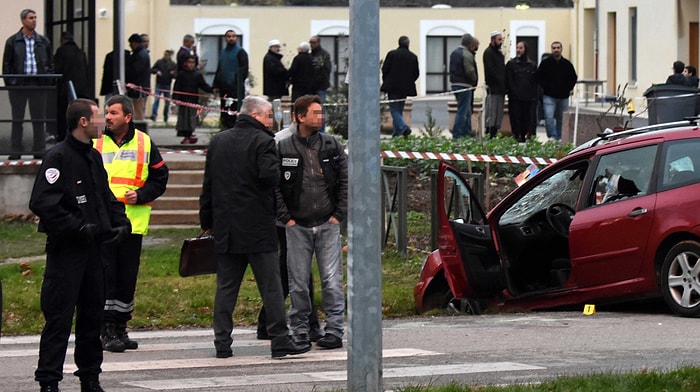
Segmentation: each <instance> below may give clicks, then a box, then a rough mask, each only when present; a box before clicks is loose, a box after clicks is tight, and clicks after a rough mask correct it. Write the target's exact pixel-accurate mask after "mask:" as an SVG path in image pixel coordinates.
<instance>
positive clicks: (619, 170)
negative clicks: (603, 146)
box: [588, 145, 658, 205]
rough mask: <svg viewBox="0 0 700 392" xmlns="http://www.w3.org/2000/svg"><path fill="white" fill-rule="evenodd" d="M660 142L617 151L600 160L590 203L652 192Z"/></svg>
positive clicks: (595, 203) (610, 201) (600, 202)
mask: <svg viewBox="0 0 700 392" xmlns="http://www.w3.org/2000/svg"><path fill="white" fill-rule="evenodd" d="M657 149H658V145H652V146H645V147H640V148H634V149H631V150H625V151H617V152H614V153H610V154H607V155H603V156H602V157H600V159H599V160H598V166H597V167H596V171H595V176H594V177H593V189H592V194H591V195H590V197H589V199H588V200H589V202H588V204H589V205H597V204H604V203H612V202H615V201H618V200H622V199H627V198H630V197H635V196H642V195H646V194H648V193H649V186H650V185H651V175H652V172H653V171H654V161H655V157H656V151H657Z"/></svg>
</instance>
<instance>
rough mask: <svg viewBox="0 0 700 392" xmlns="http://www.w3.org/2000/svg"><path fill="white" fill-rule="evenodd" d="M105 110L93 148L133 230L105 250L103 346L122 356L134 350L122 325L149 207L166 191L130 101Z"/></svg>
mask: <svg viewBox="0 0 700 392" xmlns="http://www.w3.org/2000/svg"><path fill="white" fill-rule="evenodd" d="M106 107H107V110H106V113H105V122H106V124H107V129H106V130H105V134H104V135H103V136H102V137H101V138H99V139H97V140H96V141H95V148H96V149H97V151H99V152H100V153H101V154H102V160H103V161H104V165H105V170H107V175H108V177H109V187H110V189H112V192H113V193H114V196H115V197H116V198H117V200H120V201H121V202H122V203H124V205H125V207H126V215H127V217H128V218H129V220H130V221H131V227H132V231H131V235H129V238H128V239H127V240H126V241H124V242H122V243H121V244H119V245H116V246H114V247H112V248H109V247H106V248H104V253H105V255H104V259H105V264H106V268H107V269H106V271H105V283H106V284H105V286H106V296H105V316H104V325H103V328H102V346H103V348H104V349H105V350H107V351H112V352H122V351H124V350H126V349H130V350H133V349H136V348H138V343H137V342H136V341H134V340H131V339H129V335H128V334H127V332H126V323H127V322H128V321H129V320H131V313H132V312H133V311H134V293H135V291H136V279H137V276H138V271H139V264H140V258H141V243H142V240H143V236H144V235H145V234H146V233H147V232H148V222H149V220H150V217H151V203H152V202H153V200H155V199H156V198H158V197H160V196H161V195H162V194H163V192H165V186H166V185H167V183H168V167H167V166H166V165H165V161H163V157H161V155H160V152H159V151H158V148H157V147H156V145H155V143H153V141H152V140H151V138H150V137H149V136H148V134H146V133H145V132H142V131H139V130H138V129H136V128H135V127H134V123H133V122H132V116H133V112H134V104H133V102H132V101H131V99H130V98H128V97H126V96H123V95H115V96H113V97H111V98H110V99H109V100H108V101H107V104H106Z"/></svg>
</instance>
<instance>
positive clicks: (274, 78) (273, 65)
mask: <svg viewBox="0 0 700 392" xmlns="http://www.w3.org/2000/svg"><path fill="white" fill-rule="evenodd" d="M281 48H282V46H281V45H280V41H279V40H277V39H273V40H271V41H270V42H269V43H268V49H267V53H266V54H265V57H264V58H263V94H265V95H266V96H267V99H268V100H269V101H273V100H275V99H280V98H282V97H286V96H288V95H289V89H288V88H287V82H288V81H289V71H287V68H285V67H284V64H282V57H283V55H282V53H280V49H281Z"/></svg>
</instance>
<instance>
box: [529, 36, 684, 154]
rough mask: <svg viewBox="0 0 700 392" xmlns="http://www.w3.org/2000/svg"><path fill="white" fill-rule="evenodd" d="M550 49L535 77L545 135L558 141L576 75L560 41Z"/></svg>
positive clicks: (576, 78)
mask: <svg viewBox="0 0 700 392" xmlns="http://www.w3.org/2000/svg"><path fill="white" fill-rule="evenodd" d="M551 49H552V55H551V56H550V57H547V58H546V59H544V60H542V62H541V63H540V66H539V67H538V68H537V73H536V74H535V77H536V78H537V83H539V85H540V86H542V92H543V94H544V96H543V97H542V103H543V106H544V121H545V127H546V128H547V137H549V139H550V140H557V141H558V140H561V130H562V125H563V117H564V111H565V110H567V109H568V108H569V95H571V90H572V89H573V88H574V86H575V85H576V81H577V80H578V76H577V75H576V70H575V69H574V65H573V64H571V62H570V61H569V60H567V59H565V58H564V57H563V56H562V55H561V50H562V45H561V42H559V41H554V42H552V45H551ZM681 71H683V70H682V69H681Z"/></svg>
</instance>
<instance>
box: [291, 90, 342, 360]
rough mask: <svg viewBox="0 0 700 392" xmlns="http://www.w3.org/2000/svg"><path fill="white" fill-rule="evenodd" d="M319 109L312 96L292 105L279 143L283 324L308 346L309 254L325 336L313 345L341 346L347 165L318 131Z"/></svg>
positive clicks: (332, 140)
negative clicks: (291, 129) (291, 123)
mask: <svg viewBox="0 0 700 392" xmlns="http://www.w3.org/2000/svg"><path fill="white" fill-rule="evenodd" d="M322 116H323V110H322V107H321V99H320V98H319V97H318V96H317V95H305V96H303V97H301V98H299V99H297V100H296V101H295V102H294V118H295V123H296V124H297V132H296V133H295V134H294V135H292V136H290V137H288V138H286V139H282V140H280V142H279V146H278V151H279V156H280V163H281V165H282V179H281V181H280V184H279V192H278V195H277V208H278V211H279V212H278V216H279V220H280V221H281V222H282V223H284V224H285V225H286V227H287V230H286V232H287V269H288V273H289V295H290V298H291V306H290V309H289V320H290V324H291V326H292V333H293V335H294V338H295V340H296V341H297V342H299V343H303V344H308V343H309V340H310V338H309V332H310V325H309V316H310V313H311V309H312V306H311V300H310V297H309V276H310V275H311V263H312V260H313V257H314V255H315V256H316V262H317V263H318V269H319V274H320V277H321V303H322V308H323V311H324V313H325V314H326V325H325V328H324V330H325V334H324V336H323V337H322V338H320V339H319V340H318V341H317V342H316V345H318V346H319V347H321V348H327V349H334V348H340V347H342V346H343V321H344V315H345V297H344V293H343V257H342V250H341V248H342V241H341V238H340V222H342V221H343V220H344V219H345V217H346V214H347V201H348V166H347V156H346V155H345V150H344V148H343V146H342V145H341V144H340V143H339V142H338V140H337V139H336V138H335V137H333V136H330V135H326V134H324V133H321V132H319V129H320V127H321V123H322V121H321V118H322Z"/></svg>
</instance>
